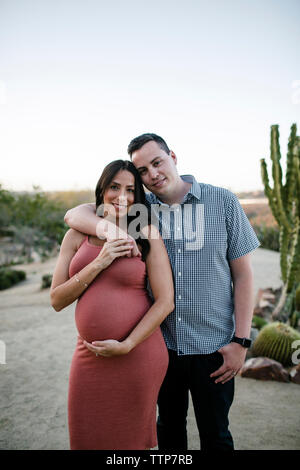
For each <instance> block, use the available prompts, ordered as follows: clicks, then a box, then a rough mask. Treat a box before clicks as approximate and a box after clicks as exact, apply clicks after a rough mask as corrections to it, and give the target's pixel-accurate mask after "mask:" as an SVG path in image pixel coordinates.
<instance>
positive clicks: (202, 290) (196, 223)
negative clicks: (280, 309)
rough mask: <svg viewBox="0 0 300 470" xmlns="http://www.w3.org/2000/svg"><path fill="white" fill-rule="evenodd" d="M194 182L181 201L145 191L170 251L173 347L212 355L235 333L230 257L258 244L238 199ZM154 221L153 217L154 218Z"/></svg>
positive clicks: (166, 328) (167, 323)
mask: <svg viewBox="0 0 300 470" xmlns="http://www.w3.org/2000/svg"><path fill="white" fill-rule="evenodd" d="M181 178H182V179H183V180H184V181H187V182H190V183H192V186H191V188H190V190H189V192H188V193H187V194H186V195H185V198H184V201H183V203H182V204H176V205H173V206H168V205H167V204H164V203H163V202H161V201H160V200H159V199H158V198H157V197H156V196H155V195H154V194H152V193H148V194H147V201H148V203H149V204H150V207H151V211H152V216H153V217H155V218H156V223H157V225H158V226H159V230H160V233H161V235H162V237H163V239H164V243H165V246H166V249H167V252H168V255H169V259H170V263H171V266H172V270H173V279H174V288H175V310H174V311H173V312H172V313H170V315H168V316H167V317H166V319H165V320H164V322H163V323H162V325H161V329H162V332H163V335H164V338H165V342H166V345H167V347H168V348H169V349H173V350H175V351H177V353H178V354H179V355H184V354H211V353H213V352H215V351H217V350H218V349H220V348H221V347H223V346H225V345H226V344H228V343H229V342H230V341H231V338H232V336H233V334H234V328H235V325H234V299H233V289H232V278H231V272H230V265H229V261H230V260H233V259H236V258H239V257H241V256H244V255H246V254H247V253H249V252H251V251H252V250H254V249H256V248H257V247H258V246H259V241H258V239H257V237H256V235H255V232H254V230H253V228H252V227H251V225H250V223H249V221H248V219H247V217H246V215H245V212H244V210H243V209H242V207H241V205H240V203H239V201H238V198H237V197H236V196H235V195H234V194H233V193H231V192H230V191H228V190H227V189H224V188H219V187H216V186H212V185H210V184H204V183H197V182H196V180H195V178H194V177H193V176H191V175H184V176H181ZM152 220H154V219H152Z"/></svg>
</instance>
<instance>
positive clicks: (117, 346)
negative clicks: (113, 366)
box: [83, 339, 131, 357]
mask: <svg viewBox="0 0 300 470" xmlns="http://www.w3.org/2000/svg"><path fill="white" fill-rule="evenodd" d="M83 344H84V345H85V347H86V348H87V349H89V350H90V351H91V352H92V353H94V354H96V355H97V354H98V355H99V356H104V357H112V356H123V355H124V354H128V353H129V352H130V351H131V346H130V342H129V341H127V340H125V341H117V340H115V339H106V340H104V341H93V342H92V343H88V342H87V341H85V340H83Z"/></svg>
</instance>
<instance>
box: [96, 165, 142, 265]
mask: <svg viewBox="0 0 300 470" xmlns="http://www.w3.org/2000/svg"><path fill="white" fill-rule="evenodd" d="M120 170H126V171H129V173H131V174H132V175H133V177H134V204H143V205H144V207H145V210H146V211H147V220H146V221H145V222H146V223H147V224H148V225H149V224H150V214H149V211H148V206H147V202H146V196H145V191H144V188H143V183H142V180H141V177H140V174H139V172H138V171H137V169H136V168H135V166H134V164H133V163H132V162H130V161H129V160H114V161H113V162H111V163H109V164H108V165H106V167H105V168H104V170H103V172H102V175H101V176H100V178H99V181H98V183H97V186H96V189H95V196H96V210H97V209H98V207H99V206H101V204H103V200H104V193H105V191H106V189H107V188H108V186H109V185H110V183H111V182H112V180H113V178H114V176H115V175H116V174H117V173H118V172H119V171H120ZM136 217H137V216H132V215H127V228H128V227H129V226H130V223H131V222H132V221H133V220H135V219H136ZM141 229H142V227H140V230H141ZM129 235H130V233H129ZM135 241H136V243H138V244H139V245H140V246H141V247H142V260H143V261H145V259H146V257H147V255H148V253H149V251H150V243H149V241H148V240H147V239H146V238H142V237H138V238H136V237H135Z"/></svg>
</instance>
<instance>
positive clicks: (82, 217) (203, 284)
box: [65, 134, 259, 450]
mask: <svg viewBox="0 0 300 470" xmlns="http://www.w3.org/2000/svg"><path fill="white" fill-rule="evenodd" d="M128 153H129V155H130V157H131V159H132V161H133V163H134V165H135V166H136V168H137V169H138V171H139V173H140V175H141V178H142V180H143V183H144V185H145V186H146V187H147V189H148V190H150V191H151V192H150V193H149V194H148V195H147V199H148V202H149V204H150V205H151V208H152V209H153V212H154V213H155V215H156V217H157V219H158V220H159V228H160V232H161V234H162V236H163V238H164V242H165V245H166V248H167V251H168V255H169V258H170V262H171V265H172V269H173V276H174V286H175V310H174V312H172V313H171V314H170V315H169V316H168V317H167V319H166V320H165V321H164V323H163V324H162V331H163V334H164V338H165V341H166V344H167V347H168V350H169V368H168V372H167V374H166V377H165V380H164V382H163V384H162V387H161V390H160V393H159V397H158V411H159V416H158V421H157V432H158V445H159V449H160V450H167V449H168V450H170V449H173V450H185V449H187V431H186V421H187V412H188V399H189V392H190V393H191V396H192V400H193V405H194V411H195V417H196V421H197V426H198V430H199V436H200V442H201V449H202V450H232V449H233V448H234V445H233V439H232V436H231V433H230V431H229V429H228V426H229V422H228V413H229V410H230V406H231V404H232V400H233V395H234V376H235V375H236V374H237V372H238V371H239V370H240V368H241V367H242V365H243V363H244V361H245V356H246V351H247V347H249V345H250V344H251V342H250V340H249V338H248V337H249V335H250V329H251V320H252V314H253V274H252V268H251V261H250V252H251V251H253V250H254V249H256V248H257V247H258V246H259V242H258V240H257V237H256V235H255V233H254V231H253V229H252V227H251V225H250V223H249V221H248V219H247V217H246V215H245V213H244V211H243V209H242V208H241V206H240V204H239V202H238V199H237V198H236V196H235V195H234V194H232V193H231V192H230V191H228V190H226V189H223V188H219V187H215V186H212V185H209V184H204V183H197V182H196V180H195V179H194V178H193V177H192V176H190V175H185V176H179V174H178V172H177V167H176V164H177V157H176V155H175V153H174V152H173V151H172V150H170V149H169V148H168V146H167V144H166V142H165V141H164V140H163V139H162V138H161V137H159V136H157V135H156V134H143V135H141V136H139V137H136V138H135V139H133V140H132V141H131V142H130V144H129V147H128ZM93 211H94V208H93V206H91V205H89V206H86V207H79V208H75V209H72V210H71V211H69V212H68V213H67V214H66V218H65V220H66V222H67V223H68V224H69V225H70V226H72V227H73V228H76V229H77V230H80V231H85V232H86V233H92V234H95V232H96V225H97V223H98V222H99V219H98V218H97V217H96V215H95V214H94V213H92V212H93ZM168 213H169V217H166V214H168Z"/></svg>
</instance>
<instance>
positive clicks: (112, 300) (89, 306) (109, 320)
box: [75, 289, 151, 342]
mask: <svg viewBox="0 0 300 470" xmlns="http://www.w3.org/2000/svg"><path fill="white" fill-rule="evenodd" d="M95 294H96V293H95V292H94V293H93V292H92V290H91V291H90V292H89V289H88V290H87V291H86V292H85V293H84V295H83V296H82V297H81V298H80V299H79V300H78V302H77V306H76V311H75V322H76V326H77V330H78V333H79V335H80V336H81V337H82V338H83V339H85V340H86V341H88V342H91V341H101V340H105V339H116V340H118V341H121V340H123V339H125V338H126V337H127V336H128V335H129V333H130V332H131V331H132V330H133V328H134V327H135V326H136V325H137V323H138V322H139V321H140V320H141V318H142V317H143V316H144V315H145V313H146V312H147V311H148V310H149V308H150V306H151V299H150V298H149V297H148V295H147V293H146V292H143V291H142V292H139V291H133V292H128V291H126V292H125V293H123V292H119V291H118V292H116V293H113V294H112V293H110V294H107V293H104V292H102V293H101V292H99V290H98V291H97V295H95Z"/></svg>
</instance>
